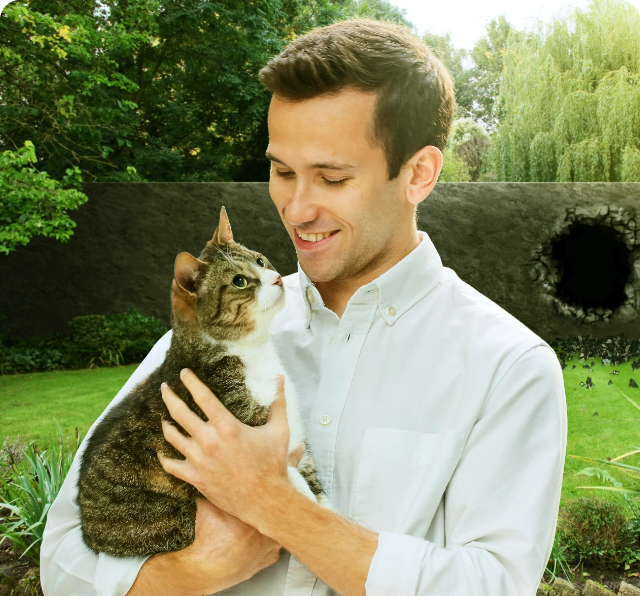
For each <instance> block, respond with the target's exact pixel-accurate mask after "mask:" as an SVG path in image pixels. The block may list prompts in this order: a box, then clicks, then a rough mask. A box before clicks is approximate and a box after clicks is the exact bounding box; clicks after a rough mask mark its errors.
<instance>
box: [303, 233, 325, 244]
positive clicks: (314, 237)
mask: <svg viewBox="0 0 640 596" xmlns="http://www.w3.org/2000/svg"><path fill="white" fill-rule="evenodd" d="M298 235H299V236H300V238H302V239H303V240H306V241H307V242H319V241H320V240H324V239H325V238H328V237H329V236H331V232H324V233H323V234H304V233H303V232H298Z"/></svg>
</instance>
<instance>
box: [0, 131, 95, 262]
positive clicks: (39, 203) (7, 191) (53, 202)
mask: <svg viewBox="0 0 640 596" xmlns="http://www.w3.org/2000/svg"><path fill="white" fill-rule="evenodd" d="M36 163H37V159H36V152H35V147H34V146H33V143H31V142H30V141H27V142H26V143H25V144H24V146H23V147H21V148H20V149H19V150H18V151H15V152H14V151H5V152H4V153H2V154H0V196H2V201H0V253H5V254H9V253H10V252H11V251H13V250H15V249H16V248H17V247H18V246H20V245H24V244H27V243H28V242H29V240H31V238H32V237H33V236H47V237H49V238H56V239H58V240H61V241H63V242H64V241H66V240H68V239H69V237H70V236H71V234H72V233H73V228H75V226H76V224H75V223H74V222H73V221H72V220H71V218H70V217H69V215H68V214H67V211H69V210H71V209H77V208H78V207H79V206H80V205H82V204H83V203H85V202H86V200H87V197H86V195H84V194H82V193H81V192H80V191H79V190H77V189H75V188H67V189H64V188H63V187H62V185H61V184H60V182H58V181H56V180H53V179H51V178H50V177H49V176H48V174H47V173H46V172H38V171H37V170H36V169H35V164H36ZM78 175H79V170H78V169H77V167H76V168H69V169H67V171H66V173H65V179H64V183H65V184H66V185H69V184H71V185H74V184H75V185H77V184H78V182H79V179H78Z"/></svg>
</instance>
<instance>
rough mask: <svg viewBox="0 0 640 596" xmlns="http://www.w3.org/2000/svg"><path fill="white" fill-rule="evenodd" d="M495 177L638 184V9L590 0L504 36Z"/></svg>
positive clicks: (617, 1) (613, 1)
mask: <svg viewBox="0 0 640 596" xmlns="http://www.w3.org/2000/svg"><path fill="white" fill-rule="evenodd" d="M502 75H503V77H502V86H501V89H500V97H499V100H500V102H501V106H502V108H503V110H504V111H503V117H502V120H501V122H500V124H499V125H498V128H497V130H496V132H495V134H494V135H493V139H492V151H493V161H494V164H495V168H496V174H497V179H498V180H506V181H519V182H554V181H560V182H617V181H627V182H631V181H640V15H639V14H638V10H637V9H636V8H635V7H633V6H632V5H631V4H630V3H628V2H626V1H624V0H592V1H591V3H590V5H589V6H588V8H587V9H584V10H581V9H573V10H572V11H571V12H570V13H567V14H566V15H565V16H563V17H558V18H556V19H555V20H554V21H553V22H552V23H550V24H547V25H544V24H540V25H539V26H538V27H537V29H535V30H534V31H532V32H529V33H528V34H526V35H522V34H521V35H512V36H510V38H509V41H508V43H507V49H506V54H505V59H504V70H503V73H502Z"/></svg>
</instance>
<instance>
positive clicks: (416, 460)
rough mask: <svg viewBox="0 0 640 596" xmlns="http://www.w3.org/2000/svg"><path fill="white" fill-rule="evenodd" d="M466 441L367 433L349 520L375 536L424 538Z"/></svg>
mask: <svg viewBox="0 0 640 596" xmlns="http://www.w3.org/2000/svg"><path fill="white" fill-rule="evenodd" d="M465 440H466V434H464V433H461V432H457V431H446V432H444V433H438V434H432V433H421V432H416V431H410V430H400V429H393V428H370V429H367V430H366V431H365V436H364V441H363V444H362V453H361V456H360V465H359V467H358V476H357V480H356V487H355V500H354V505H353V512H352V517H353V518H354V519H355V520H356V521H357V522H359V523H361V524H363V525H365V526H367V527H369V528H371V529H372V530H375V531H376V532H399V533H402V534H409V535H412V536H418V537H424V536H425V535H426V533H427V530H428V529H429V525H430V524H431V520H432V518H433V516H434V515H435V512H436V509H437V508H438V504H439V503H440V500H441V498H442V496H443V494H444V491H445V489H446V487H447V484H448V483H449V480H450V479H451V476H452V474H453V471H454V470H455V468H456V465H457V464H458V460H459V459H460V455H461V454H462V450H463V448H464V444H465Z"/></svg>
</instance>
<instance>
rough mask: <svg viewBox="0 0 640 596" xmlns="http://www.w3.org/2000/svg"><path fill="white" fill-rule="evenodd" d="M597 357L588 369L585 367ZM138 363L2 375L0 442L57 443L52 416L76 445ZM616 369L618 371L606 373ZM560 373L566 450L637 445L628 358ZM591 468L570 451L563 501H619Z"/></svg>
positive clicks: (639, 397)
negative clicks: (78, 436) (584, 473)
mask: <svg viewBox="0 0 640 596" xmlns="http://www.w3.org/2000/svg"><path fill="white" fill-rule="evenodd" d="M594 361H595V364H594V366H593V367H592V368H593V371H589V370H588V369H584V368H583V365H584V364H589V365H590V364H591V362H594ZM573 365H575V366H576V368H572V367H573ZM135 368H136V365H130V366H123V367H117V368H100V369H90V370H78V371H61V372H50V373H34V374H29V375H15V376H0V429H1V430H0V434H1V436H0V441H1V440H2V437H3V436H10V437H15V436H16V435H20V436H21V437H24V438H26V439H28V440H34V441H35V442H36V444H37V445H38V447H39V448H40V449H45V448H47V447H52V446H53V445H54V444H55V443H56V442H57V441H58V428H57V426H56V420H57V421H58V423H59V424H60V426H61V427H62V430H63V433H64V436H65V438H67V439H68V440H69V443H70V444H73V443H74V442H75V428H76V426H77V427H78V429H79V431H80V432H81V433H82V434H83V435H84V434H86V432H87V431H88V430H89V427H90V426H91V425H92V424H93V422H94V421H95V420H96V418H97V417H98V416H99V415H100V414H101V413H102V411H103V410H104V408H105V407H106V406H107V405H108V404H109V402H110V401H111V400H112V399H113V397H114V396H115V395H116V393H117V392H118V391H119V390H120V389H121V388H122V386H123V385H124V383H125V381H126V380H127V379H128V378H129V376H131V374H132V373H133V371H134V370H135ZM613 370H618V371H620V374H619V375H611V374H610V373H611V372H612V371H613ZM563 373H564V380H565V391H566V395H567V412H568V419H569V435H568V443H567V455H578V456H583V457H593V458H599V459H605V458H607V457H611V458H614V457H616V456H618V455H621V454H623V453H627V452H628V451H632V449H633V447H634V446H636V445H637V446H638V447H640V411H638V410H637V409H636V408H634V407H633V405H632V404H630V403H629V402H628V401H627V400H626V399H625V398H624V396H623V395H622V394H621V393H620V390H622V391H623V392H624V393H626V394H627V395H628V396H629V397H631V398H632V399H633V400H634V401H636V403H639V404H640V389H636V388H632V387H629V379H630V378H634V379H635V380H636V381H638V383H639V384H640V369H638V370H636V371H632V370H631V361H629V362H625V363H623V364H620V365H617V366H613V365H610V366H604V365H602V363H601V362H600V360H599V359H597V360H596V359H595V358H592V359H589V360H588V361H586V362H584V361H582V362H581V361H579V360H578V358H577V355H576V356H574V359H573V360H572V361H570V362H568V363H567V366H566V368H565V369H564V371H563ZM588 376H589V377H591V379H592V381H593V383H594V387H593V388H592V389H587V388H586V387H581V386H580V382H581V381H582V382H584V383H585V384H586V380H587V377H588ZM609 379H611V380H613V384H612V385H608V381H609ZM596 412H597V416H596V415H595V413H596ZM626 463H629V464H633V465H640V455H636V456H632V457H630V458H628V459H627V460H626ZM596 465H597V464H596ZM589 466H591V464H589V463H588V462H584V461H579V460H575V459H572V458H570V457H567V459H566V462H565V470H564V481H563V487H562V503H563V504H564V503H565V502H566V501H567V500H568V499H572V498H576V497H579V496H586V495H593V496H597V497H600V498H607V499H611V500H617V501H619V502H624V501H623V498H622V497H621V496H619V495H617V494H614V493H612V492H608V491H595V490H582V489H578V487H579V486H598V485H602V486H606V484H605V483H604V482H601V481H599V480H598V479H596V478H594V477H588V476H577V475H576V473H577V472H578V471H580V470H581V469H583V468H585V467H589ZM600 467H603V466H600ZM607 470H608V471H609V472H610V473H611V475H612V476H614V477H615V478H617V479H618V480H619V481H620V482H623V483H624V484H629V485H631V486H634V487H636V488H640V486H635V485H633V483H631V482H630V479H629V478H628V477H627V476H625V474H624V473H622V472H620V471H617V470H614V469H613V468H611V467H607Z"/></svg>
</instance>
